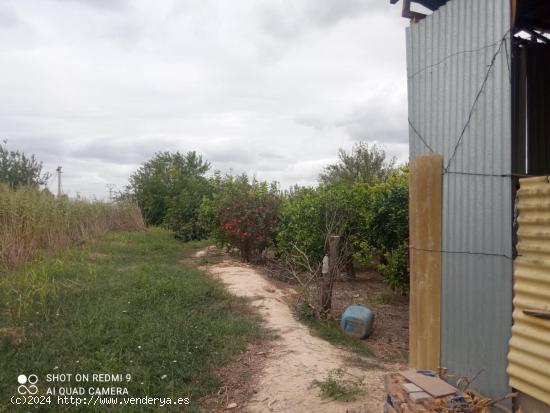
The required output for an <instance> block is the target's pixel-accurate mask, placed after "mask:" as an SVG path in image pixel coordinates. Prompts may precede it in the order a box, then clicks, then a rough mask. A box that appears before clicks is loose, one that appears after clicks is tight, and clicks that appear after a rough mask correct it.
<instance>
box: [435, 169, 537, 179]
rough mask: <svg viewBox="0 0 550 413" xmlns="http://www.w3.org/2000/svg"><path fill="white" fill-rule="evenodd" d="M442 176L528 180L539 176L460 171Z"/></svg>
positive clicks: (447, 172)
mask: <svg viewBox="0 0 550 413" xmlns="http://www.w3.org/2000/svg"><path fill="white" fill-rule="evenodd" d="M442 175H469V176H487V177H491V178H529V177H531V176H540V175H527V174H484V173H481V172H462V171H443V174H442Z"/></svg>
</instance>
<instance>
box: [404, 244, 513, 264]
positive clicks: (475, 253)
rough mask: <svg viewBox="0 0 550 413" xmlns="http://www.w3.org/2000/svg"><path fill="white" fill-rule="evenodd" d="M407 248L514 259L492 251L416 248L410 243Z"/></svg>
mask: <svg viewBox="0 0 550 413" xmlns="http://www.w3.org/2000/svg"><path fill="white" fill-rule="evenodd" d="M409 249H412V250H415V251H424V252H438V253H443V254H466V255H482V256H486V257H502V258H506V259H508V260H511V261H513V260H514V259H513V258H512V257H510V256H509V255H506V254H499V253H496V252H495V253H493V252H477V251H447V250H432V249H427V248H416V247H413V246H412V245H409Z"/></svg>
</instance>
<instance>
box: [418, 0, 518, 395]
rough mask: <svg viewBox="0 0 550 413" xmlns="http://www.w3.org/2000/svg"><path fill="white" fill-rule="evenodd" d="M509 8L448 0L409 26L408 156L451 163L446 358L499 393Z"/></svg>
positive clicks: (446, 179)
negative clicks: (434, 155) (439, 157)
mask: <svg viewBox="0 0 550 413" xmlns="http://www.w3.org/2000/svg"><path fill="white" fill-rule="evenodd" d="M510 18H511V16H510V2H509V0H483V1H474V0H450V1H449V2H447V3H446V4H445V5H444V6H443V7H441V8H440V9H438V10H437V11H435V12H434V13H433V14H432V15H430V16H428V17H426V18H425V19H423V20H422V21H420V22H418V23H414V24H411V26H410V27H409V28H408V29H407V76H408V103H409V121H410V128H409V137H410V138H409V142H410V149H409V150H410V158H411V160H413V159H415V158H416V157H417V156H419V155H426V154H430V153H432V151H433V152H435V153H438V154H441V155H442V156H443V164H444V166H445V168H446V170H445V172H444V175H443V224H442V250H443V253H442V275H441V277H442V278H441V282H442V291H441V365H442V367H446V368H448V369H449V372H450V373H451V374H453V375H454V376H455V377H460V376H466V377H470V378H472V377H474V376H475V375H476V374H477V373H480V371H481V373H480V374H479V376H478V378H477V379H476V381H475V387H476V389H477V390H478V391H480V392H481V393H483V394H485V395H487V396H490V397H494V398H498V397H501V396H504V395H505V394H506V393H508V391H509V386H508V375H507V373H506V367H507V354H508V341H509V339H510V334H511V328H512V272H513V271H512V212H513V211H512V182H511V177H510V174H511V146H512V145H511V140H512V138H511V81H510V66H509V65H510V60H509V57H510V56H509V52H510V35H509V28H510ZM492 62H493V63H492ZM486 76H487V81H486V83H485V86H484V87H483V89H482V90H481V86H482V84H483V83H484V79H485V77H486ZM480 90H481V93H479V92H480ZM478 94H479V97H478V98H477V96H478ZM476 98H477V100H476ZM462 131H463V132H462ZM459 140H460V144H458V146H457V142H459ZM455 149H456V151H455ZM453 154H454V156H453Z"/></svg>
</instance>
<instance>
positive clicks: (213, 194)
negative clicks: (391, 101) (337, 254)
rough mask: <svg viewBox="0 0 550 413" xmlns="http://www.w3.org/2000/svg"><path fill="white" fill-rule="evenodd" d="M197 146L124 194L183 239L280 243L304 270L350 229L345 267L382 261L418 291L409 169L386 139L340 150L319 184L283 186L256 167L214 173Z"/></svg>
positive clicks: (392, 280) (400, 283) (162, 161)
mask: <svg viewBox="0 0 550 413" xmlns="http://www.w3.org/2000/svg"><path fill="white" fill-rule="evenodd" d="M210 169H211V165H210V163H209V162H208V161H206V160H205V159H203V157H202V156H201V155H199V154H197V153H196V152H194V151H191V152H187V153H185V154H183V153H180V152H175V153H171V152H160V153H157V154H156V155H155V156H154V157H153V158H152V159H150V160H149V161H147V162H145V163H144V164H143V165H141V167H140V168H139V169H138V170H137V171H135V172H134V173H133V174H132V175H131V177H130V183H129V185H128V187H127V188H126V190H125V191H124V192H123V193H122V194H121V195H120V197H122V198H133V199H134V200H135V201H137V203H138V205H139V207H140V209H141V211H142V214H143V216H144V219H145V222H146V223H147V224H148V225H156V226H163V227H166V228H169V229H170V230H172V231H173V233H174V235H175V236H176V238H178V239H181V240H183V241H190V240H198V239H206V238H213V239H214V240H215V241H217V242H218V244H220V245H222V246H226V247H228V248H237V249H238V250H239V252H240V255H241V259H242V260H243V261H252V260H256V259H258V258H261V257H262V256H263V255H264V254H266V252H267V251H268V250H269V251H272V252H273V253H274V255H275V256H276V257H277V258H279V259H280V260H282V261H284V262H286V263H288V264H289V265H292V266H293V267H294V268H297V269H301V270H303V271H312V272H316V271H317V272H318V271H320V265H321V262H322V259H323V256H324V255H325V253H326V251H327V248H328V244H327V242H328V241H327V240H328V237H329V236H330V235H338V236H339V237H340V239H341V242H340V245H341V251H342V252H341V254H342V260H341V261H342V267H343V268H342V270H343V271H345V272H346V273H347V275H348V276H350V277H353V276H354V272H355V271H354V266H355V265H356V263H370V264H374V265H376V266H377V267H378V269H379V271H380V272H381V273H382V275H383V276H384V277H385V279H386V280H387V282H388V283H389V285H390V286H391V287H392V288H393V289H396V290H400V291H401V292H403V293H406V292H407V291H408V285H409V273H408V169H407V167H406V166H397V165H396V162H395V159H388V157H387V156H386V153H385V152H384V150H382V149H381V148H379V147H377V146H376V145H369V144H368V143H365V142H359V143H357V144H356V145H355V146H354V148H353V149H352V150H351V151H345V150H343V149H340V150H339V153H338V160H337V162H335V163H334V164H330V165H327V166H326V167H325V168H324V170H323V171H322V172H321V173H320V175H319V180H318V184H317V185H316V186H298V185H296V186H293V187H291V188H290V189H287V190H281V188H280V187H279V185H278V184H277V183H276V182H266V181H262V180H258V179H257V178H255V177H249V176H247V175H246V174H240V175H231V174H225V175H222V174H221V173H220V172H214V173H212V174H210V173H209V172H210Z"/></svg>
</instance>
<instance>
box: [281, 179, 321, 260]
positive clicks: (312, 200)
mask: <svg viewBox="0 0 550 413" xmlns="http://www.w3.org/2000/svg"><path fill="white" fill-rule="evenodd" d="M325 239H326V227H325V203H324V199H323V195H322V194H321V190H319V189H313V188H303V187H302V188H294V190H293V191H292V192H291V193H289V194H287V196H286V198H285V200H284V202H283V204H282V206H281V213H280V219H279V225H278V227H277V235H276V250H277V253H278V254H279V255H280V256H281V258H283V259H284V260H285V261H287V262H288V261H294V264H297V265H298V266H299V267H304V268H307V267H308V264H312V265H316V264H318V263H319V262H321V260H322V259H323V256H324V255H325ZM306 259H307V261H308V262H305V260H306Z"/></svg>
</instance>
